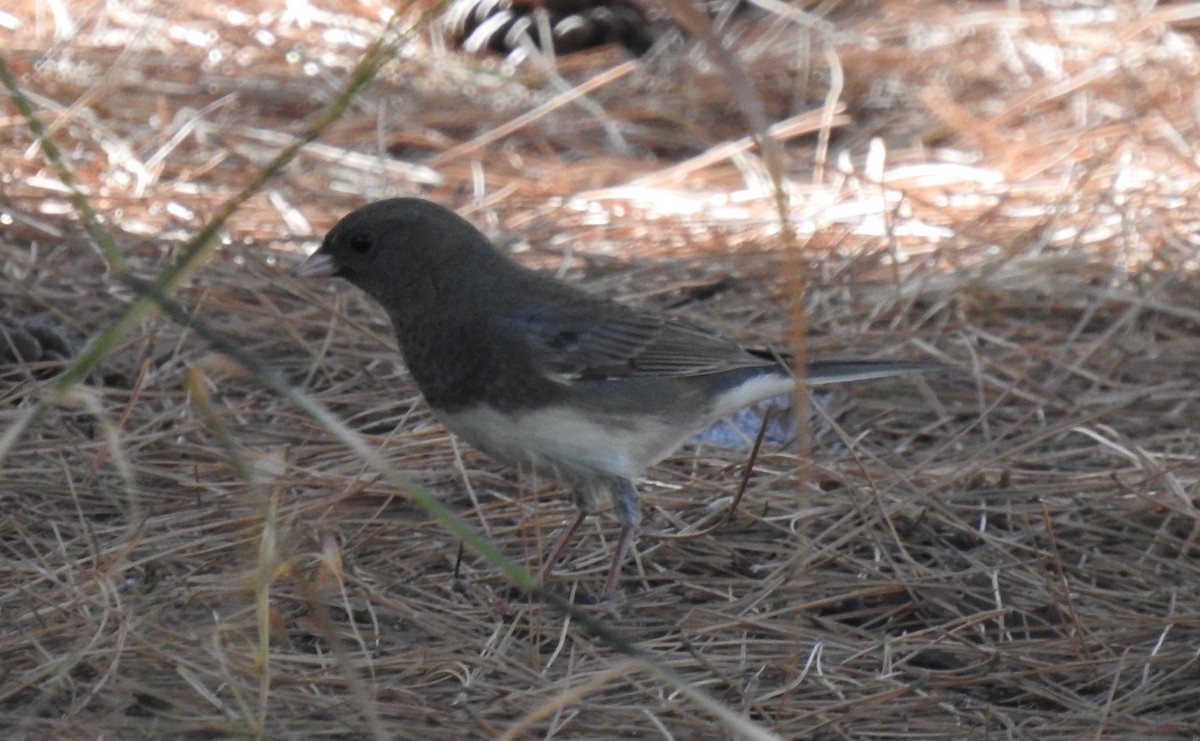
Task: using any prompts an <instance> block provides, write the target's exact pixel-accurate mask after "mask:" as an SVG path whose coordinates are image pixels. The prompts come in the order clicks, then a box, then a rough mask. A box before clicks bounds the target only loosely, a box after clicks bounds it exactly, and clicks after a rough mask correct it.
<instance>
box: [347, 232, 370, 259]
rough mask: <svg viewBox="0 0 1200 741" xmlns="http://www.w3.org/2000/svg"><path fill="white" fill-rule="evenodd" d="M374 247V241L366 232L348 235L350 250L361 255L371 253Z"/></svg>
mask: <svg viewBox="0 0 1200 741" xmlns="http://www.w3.org/2000/svg"><path fill="white" fill-rule="evenodd" d="M374 246H375V240H374V239H372V238H371V235H370V234H368V233H366V232H358V233H357V234H351V235H350V249H352V250H354V251H355V252H357V253H358V254H360V255H362V254H365V253H367V252H370V251H371V248H372V247H374Z"/></svg>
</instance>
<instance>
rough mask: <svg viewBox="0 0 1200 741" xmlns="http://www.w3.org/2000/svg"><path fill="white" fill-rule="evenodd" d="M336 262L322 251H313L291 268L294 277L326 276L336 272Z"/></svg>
mask: <svg viewBox="0 0 1200 741" xmlns="http://www.w3.org/2000/svg"><path fill="white" fill-rule="evenodd" d="M337 269H338V266H337V262H335V261H334V259H333V258H332V257H330V256H329V255H327V254H325V253H324V252H314V253H313V254H312V255H311V256H310V257H309V258H308V259H307V260H305V261H304V262H302V263H300V264H299V265H297V266H296V267H294V268H292V269H291V275H292V277H294V278H328V277H329V276H331V275H333V274H334V273H336V272H337Z"/></svg>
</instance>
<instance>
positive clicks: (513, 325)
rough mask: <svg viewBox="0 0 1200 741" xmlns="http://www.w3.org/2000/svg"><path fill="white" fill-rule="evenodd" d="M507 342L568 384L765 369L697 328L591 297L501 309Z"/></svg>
mask: <svg viewBox="0 0 1200 741" xmlns="http://www.w3.org/2000/svg"><path fill="white" fill-rule="evenodd" d="M501 322H502V324H503V326H504V327H505V328H506V329H507V330H509V332H510V337H514V338H515V337H521V338H523V342H524V343H525V344H526V345H527V347H528V350H529V352H530V353H531V355H532V356H533V357H534V358H536V361H535V364H536V365H537V366H539V367H540V368H542V369H543V370H544V371H546V372H547V373H551V374H554V375H557V376H560V377H566V378H569V379H600V378H623V377H654V376H658V377H663V376H698V375H706V374H709V373H719V372H722V371H728V370H733V369H737V368H749V367H755V366H764V367H765V366H772V365H775V363H774V361H772V360H770V359H768V358H764V357H758V356H755V355H752V354H751V353H749V352H747V351H746V350H744V349H742V348H741V347H739V346H738V345H736V344H734V343H732V342H730V341H728V340H726V339H723V338H721V337H719V336H717V335H715V334H712V333H711V332H707V331H705V330H704V329H701V328H699V327H693V326H691V325H689V324H685V323H683V322H678V321H675V320H673V319H670V318H668V317H665V316H662V315H659V314H654V313H650V312H644V311H639V310H637V309H633V308H631V307H628V306H625V305H623V304H617V303H613V302H609V301H603V300H594V301H589V302H586V303H584V304H579V303H577V302H575V301H572V302H570V303H567V302H564V303H563V304H559V305H554V304H552V303H539V304H538V305H536V306H525V307H519V308H517V309H516V310H514V311H509V312H506V313H505V315H504V317H503V318H502V319H501Z"/></svg>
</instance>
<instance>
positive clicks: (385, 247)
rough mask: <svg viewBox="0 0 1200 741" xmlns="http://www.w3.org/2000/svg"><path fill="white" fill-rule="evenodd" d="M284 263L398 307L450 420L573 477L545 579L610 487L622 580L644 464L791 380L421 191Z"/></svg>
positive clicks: (871, 366)
mask: <svg viewBox="0 0 1200 741" xmlns="http://www.w3.org/2000/svg"><path fill="white" fill-rule="evenodd" d="M291 273H292V275H293V276H294V277H297V278H317V277H337V278H342V279H344V280H346V281H348V282H349V283H351V284H353V285H354V286H356V287H358V288H359V289H361V290H362V291H364V292H365V293H366V294H367V295H368V296H369V297H371V298H372V299H374V300H375V302H377V303H378V304H379V305H380V306H381V307H382V308H383V310H384V311H385V312H386V313H387V315H388V317H389V318H390V319H391V323H392V326H393V328H394V330H395V334H396V339H397V341H398V343H399V349H400V353H401V355H402V356H403V360H404V363H405V365H406V366H407V368H408V371H409V374H410V375H411V377H412V378H413V380H414V381H415V382H416V385H417V387H418V388H419V390H420V391H421V394H422V396H423V397H424V399H425V401H426V403H427V404H428V406H429V407H430V409H431V411H432V412H433V414H434V416H435V417H436V418H437V419H438V420H439V421H440V422H441V423H442V424H443V425H445V427H446V428H447V429H449V430H450V431H451V432H453V433H454V434H455V435H457V436H458V437H459V438H460V439H462V440H465V441H466V442H467V443H469V444H470V445H472V446H473V447H475V448H476V449H478V450H480V451H482V452H483V453H485V454H487V455H488V456H490V457H492V458H494V459H496V460H499V461H502V462H505V463H508V464H510V465H514V466H517V467H523V466H532V467H533V468H534V469H535V470H537V471H538V472H539V473H545V474H550V475H552V476H553V477H555V478H556V479H557V480H558V481H559V482H560V483H561V484H562V485H563V486H564V487H565V488H567V489H568V490H569V491H570V494H571V499H572V501H573V502H574V504H575V507H576V510H577V514H576V516H575V518H574V519H573V520H572V521H571V522H570V523H569V524H568V525H567V526H566V528H565V529H564V530H563V531H562V533H561V535H559V537H558V540H557V541H556V543H555V544H554V546H553V547H552V548H551V549H550V552H549V555H548V556H546V558H545V559H544V561H543V562H542V566H541V569H540V572H539V583H542V584H544V583H545V582H546V580H547V579H549V577H550V576H551V573H552V570H553V569H554V567H555V565H556V564H557V563H558V561H559V560H560V559H561V558H562V556H563V555H564V554H565V553H566V552H567V550H568V546H569V545H570V544H571V542H572V539H573V538H574V535H575V533H576V531H577V530H578V528H579V526H580V525H581V524H582V523H583V522H584V520H585V519H586V517H587V516H588V514H589V513H590V512H592V511H593V509H594V508H595V506H596V504H597V501H598V500H599V499H601V498H603V497H604V496H608V497H609V498H610V499H611V502H612V506H613V510H614V512H615V515H616V519H617V521H618V522H619V523H620V528H621V529H620V534H619V535H618V537H617V543H616V547H615V550H614V553H613V556H612V561H611V563H610V565H609V569H608V573H607V576H606V578H605V581H604V587H603V590H602V591H601V593H600V596H599V599H600V600H607V599H609V598H611V597H613V595H614V594H615V592H616V587H617V582H618V579H619V575H620V572H621V568H622V565H623V563H624V560H625V557H626V554H627V551H628V549H629V547H630V545H631V543H632V542H633V539H634V536H635V533H636V531H637V528H638V525H639V522H640V520H641V506H640V502H639V496H638V491H637V488H636V482H637V480H638V479H639V478H640V477H641V476H642V474H643V472H644V471H645V470H646V469H647V468H649V467H650V466H652V465H654V464H656V463H658V462H659V461H661V460H663V459H664V458H666V457H668V456H669V455H671V454H672V453H673V452H674V451H675V450H676V449H677V448H679V447H680V446H681V445H682V444H683V443H684V442H685V441H686V440H687V439H688V438H689V437H691V436H692V435H693V434H695V433H696V432H697V431H699V430H701V429H703V428H705V427H707V426H709V425H711V424H712V423H714V422H716V421H719V420H720V419H722V418H724V417H726V416H728V415H730V414H732V413H733V412H735V411H737V410H739V409H741V408H744V407H747V406H749V405H752V404H754V403H756V402H759V401H762V400H764V399H769V398H773V397H776V396H780V395H782V394H790V393H793V392H794V391H795V389H796V387H797V383H798V381H797V378H796V374H795V373H794V371H793V369H791V368H790V367H788V364H787V361H788V358H787V357H786V356H784V355H780V354H777V353H774V352H771V351H769V350H760V349H747V348H744V347H742V346H741V345H739V344H737V343H735V342H733V341H731V340H728V339H725V338H723V337H721V336H719V335H718V334H716V333H714V332H710V331H708V330H707V329H704V328H701V327H699V326H696V325H693V324H691V323H688V322H686V321H682V320H679V319H677V318H674V317H672V316H670V315H668V314H665V313H662V312H659V311H654V310H649V309H643V308H638V307H635V306H631V305H628V304H624V303H620V302H618V301H615V300H613V299H609V298H605V297H601V296H597V295H594V294H591V293H588V292H586V291H585V290H583V289H581V288H578V287H576V286H573V285H570V284H568V283H566V282H563V281H561V280H559V279H557V278H554V277H551V276H549V275H547V274H545V273H542V272H539V271H536V270H533V269H530V268H526V267H524V266H522V265H520V264H519V263H517V262H515V261H514V260H512V259H511V258H509V257H508V256H506V255H504V254H503V253H501V252H500V251H499V250H498V249H497V248H496V247H495V246H494V245H493V244H492V243H491V241H489V239H488V238H487V237H486V236H484V234H483V233H481V232H480V231H479V230H478V229H476V228H475V227H474V226H473V225H471V223H469V222H468V221H467V220H465V219H463V218H462V217H460V216H459V215H458V214H456V213H454V212H453V211H451V210H450V209H448V208H445V207H444V206H442V205H440V204H437V203H434V202H432V201H429V200H425V199H421V198H390V199H386V200H381V201H376V202H373V203H370V204H367V205H365V206H362V207H360V208H358V209H356V210H354V211H352V212H350V213H349V214H347V215H346V216H344V217H343V218H342V219H341V220H340V221H338V222H337V223H336V224H335V225H334V226H333V228H332V229H330V231H329V232H328V233H327V234H326V236H325V238H324V240H323V241H322V243H321V246H320V247H319V248H318V249H317V251H316V252H314V253H313V254H312V255H311V256H310V257H308V258H307V259H306V260H305V261H304V262H302V263H301V264H299V265H298V266H296V267H295V268H293V269H292V271H291ZM931 367H932V365H931V364H930V363H929V362H925V361H914V360H818V361H815V362H811V363H809V364H808V365H807V367H806V369H805V372H804V373H803V378H804V382H805V383H806V384H809V385H816V384H826V383H836V382H845V381H855V380H863V379H871V378H882V377H887V376H895V375H899V374H903V373H911V372H917V371H924V370H929V369H931Z"/></svg>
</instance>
